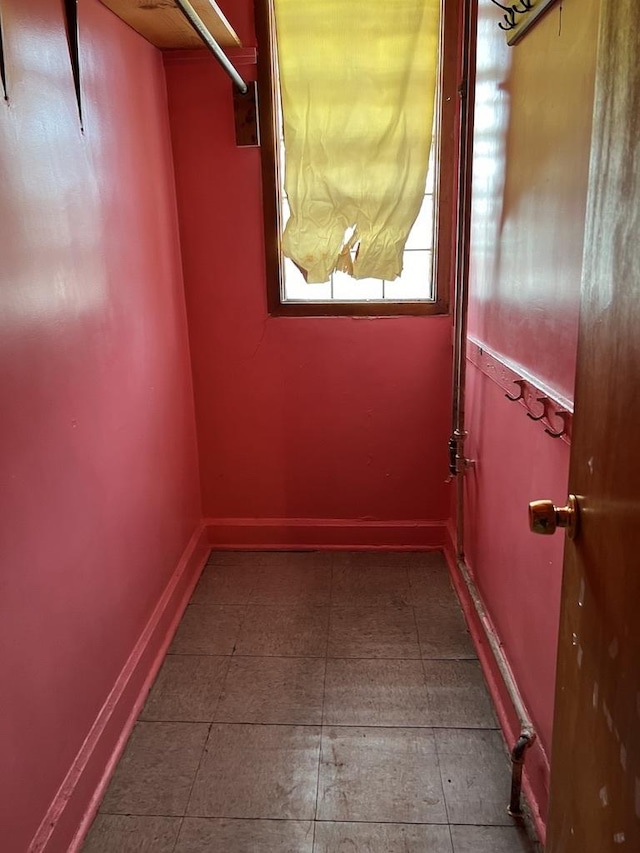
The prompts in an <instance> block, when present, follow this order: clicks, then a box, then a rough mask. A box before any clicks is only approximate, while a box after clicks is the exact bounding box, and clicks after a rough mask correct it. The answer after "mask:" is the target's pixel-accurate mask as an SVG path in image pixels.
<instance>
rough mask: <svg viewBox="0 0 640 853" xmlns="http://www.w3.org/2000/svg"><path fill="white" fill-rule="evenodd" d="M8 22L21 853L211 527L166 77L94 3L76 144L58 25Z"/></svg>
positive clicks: (6, 562)
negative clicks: (206, 517)
mask: <svg viewBox="0 0 640 853" xmlns="http://www.w3.org/2000/svg"><path fill="white" fill-rule="evenodd" d="M2 7H3V9H2V11H3V23H4V46H5V52H6V57H7V76H8V84H9V87H10V96H11V99H10V102H9V103H8V104H5V103H4V102H0V170H1V178H0V180H1V183H2V193H1V197H0V218H1V221H2V228H1V229H0V257H1V258H2V263H1V264H0V301H1V308H0V400H1V402H0V409H1V411H2V418H1V419H0V454H1V455H2V465H1V473H0V502H1V505H2V513H1V519H2V521H1V522H0V524H1V529H0V538H1V546H0V550H1V553H2V569H1V594H0V607H1V608H2V614H1V616H0V648H1V649H2V655H1V656H0V684H1V685H2V701H1V702H0V718H1V731H2V747H1V749H0V755H1V756H2V759H1V761H2V772H1V773H0V810H1V811H2V815H1V816H0V825H1V826H2V842H1V846H2V849H3V851H5V853H25V851H26V850H27V848H28V847H29V843H30V841H31V839H32V837H33V836H34V833H35V832H36V830H37V828H38V825H39V824H40V821H41V820H42V819H43V817H44V815H45V812H46V810H47V809H48V807H49V806H50V804H51V802H52V800H53V799H54V796H55V795H56V792H57V790H58V787H59V786H60V784H61V782H62V780H63V779H64V777H65V774H66V773H67V771H68V769H69V768H70V766H71V765H72V762H73V761H74V759H75V757H76V754H77V753H78V750H79V748H80V746H81V745H82V743H83V741H84V739H85V737H86V736H87V733H88V731H89V729H90V727H91V725H92V724H93V722H94V721H95V720H96V717H97V715H98V712H99V711H100V709H101V707H102V705H103V703H104V702H105V699H106V697H107V695H108V693H109V691H110V690H111V688H112V687H113V685H114V682H115V681H116V678H117V676H118V675H119V673H120V671H121V669H122V667H123V665H124V663H125V661H126V660H127V658H128V656H129V654H130V653H131V651H132V649H133V647H134V645H135V643H136V641H137V640H138V637H139V635H140V633H141V631H142V629H143V628H144V626H145V624H146V622H147V620H148V619H149V617H150V615H151V612H152V610H153V609H154V607H155V605H156V604H157V603H158V600H159V598H160V595H161V593H162V591H163V590H164V588H165V586H166V585H167V582H168V581H169V578H170V577H171V576H172V573H173V571H174V569H175V567H176V565H177V563H178V561H179V559H180V557H181V555H182V553H183V551H184V549H185V546H186V545H187V542H188V541H189V539H190V537H191V536H192V534H193V532H194V529H195V527H196V524H197V523H198V521H199V518H200V505H199V494H198V474H197V461H196V443H195V427H194V415H193V404H192V396H191V393H192V392H191V380H190V372H189V362H188V347H187V338H186V321H185V315H184V300H183V292H182V277H181V270H180V253H179V244H178V235H177V223H176V213H175V198H174V184H173V171H172V162H171V149H170V143H169V136H168V129H167V120H166V93H165V84H164V76H163V69H162V61H161V57H160V55H159V54H158V53H157V51H155V50H154V49H153V48H151V47H150V46H149V45H148V44H147V43H145V42H143V41H142V40H141V39H139V38H138V37H137V36H136V35H135V34H134V33H133V32H132V31H131V30H129V29H128V28H127V27H125V26H124V25H122V24H121V23H120V22H119V21H118V20H117V19H116V18H115V17H114V16H113V15H112V14H111V13H110V12H108V11H107V10H106V9H105V8H104V7H103V6H101V5H100V4H99V3H98V2H97V0H83V2H82V3H80V4H79V7H80V28H81V44H82V72H83V94H84V101H85V128H86V130H85V133H84V134H81V133H80V130H79V125H78V114H77V109H76V101H75V96H74V89H73V80H72V76H71V71H70V65H69V54H68V49H67V42H66V36H65V29H64V22H63V17H62V14H63V13H62V10H63V4H62V3H61V2H60V0H30V2H29V3H25V2H23V0H5V2H3V4H2ZM112 746H113V745H112ZM85 806H86V803H85ZM78 817H79V816H78ZM59 849H60V850H63V849H64V850H67V846H66V844H65V846H64V847H60V848H59Z"/></svg>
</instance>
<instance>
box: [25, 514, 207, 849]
mask: <svg viewBox="0 0 640 853" xmlns="http://www.w3.org/2000/svg"><path fill="white" fill-rule="evenodd" d="M209 550H210V547H209V544H208V542H207V537H206V531H205V529H204V526H203V525H202V524H200V525H199V526H198V528H197V529H196V531H195V532H194V534H193V536H192V537H191V540H190V541H189V544H188V545H187V548H186V549H185V551H184V554H183V556H182V558H181V559H180V562H179V563H178V565H177V566H176V569H175V571H174V573H173V575H172V577H171V580H170V581H169V583H168V584H167V587H166V588H165V591H164V593H163V594H162V597H161V599H160V601H159V602H158V604H157V606H156V608H155V610H154V612H153V614H152V616H151V618H150V619H149V621H148V623H147V625H146V626H145V629H144V631H143V632H142V634H141V635H140V638H139V640H138V642H137V643H136V645H135V647H134V649H133V651H132V652H131V655H130V656H129V659H128V660H127V662H126V664H125V665H124V667H123V669H122V671H121V673H120V675H119V676H118V679H117V680H116V683H115V684H114V686H113V689H112V690H111V693H110V694H109V696H108V697H107V700H106V702H105V703H104V705H103V707H102V709H101V710H100V713H99V714H98V716H97V718H96V720H95V722H94V724H93V726H92V727H91V730H90V731H89V734H88V735H87V737H86V740H85V742H84V743H83V745H82V747H81V749H80V751H79V752H78V754H77V756H76V758H75V760H74V762H73V764H72V766H71V768H70V770H69V772H68V773H67V775H66V777H65V779H64V781H63V783H62V785H61V786H60V788H59V789H58V792H57V793H56V796H55V797H54V799H53V802H52V803H51V805H50V807H49V809H48V810H47V813H46V814H45V816H44V819H43V820H42V823H41V824H40V826H39V828H38V831H37V832H36V834H35V836H34V838H33V840H32V842H31V844H30V845H29V850H28V853H77V851H79V850H80V847H81V845H82V842H83V840H84V837H85V835H86V833H87V831H88V829H89V827H90V826H91V822H92V821H93V818H94V816H95V814H96V811H97V809H98V806H99V804H100V801H101V799H102V797H103V795H104V792H105V790H106V787H107V784H108V782H109V779H110V777H111V774H112V773H113V770H114V769H115V766H116V764H117V762H118V759H119V758H120V755H121V753H122V751H123V749H124V747H125V744H126V742H127V739H128V737H129V735H130V733H131V730H132V728H133V726H134V723H135V721H136V719H137V717H138V714H139V712H140V710H141V708H142V705H143V703H144V700H145V698H146V696H147V693H148V691H149V689H150V687H151V685H152V684H153V680H154V678H155V677H156V674H157V672H158V670H159V668H160V666H161V664H162V661H163V659H164V656H165V654H166V651H167V648H168V646H169V643H170V642H171V638H172V637H173V634H174V633H175V630H176V628H177V626H178V623H179V621H180V619H181V617H182V614H183V612H184V609H185V607H186V606H187V603H188V601H189V598H190V597H191V593H192V591H193V588H194V587H195V584H196V582H197V580H198V577H199V576H200V572H201V571H202V568H203V566H204V564H205V562H206V559H207V555H208V553H209Z"/></svg>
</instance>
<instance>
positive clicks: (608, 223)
mask: <svg viewBox="0 0 640 853" xmlns="http://www.w3.org/2000/svg"><path fill="white" fill-rule="evenodd" d="M601 16H602V17H601V24H600V42H599V48H598V69H597V78H596V96H595V112H594V126H593V147H592V157H591V170H590V187H589V199H588V203H587V233H586V240H585V255H584V269H583V281H582V308H581V318H580V338H579V345H578V374H577V384H576V395H575V411H576V417H575V422H574V433H573V444H572V452H571V473H570V491H571V492H573V493H574V494H576V495H578V497H579V505H580V530H579V532H578V536H577V537H576V539H575V540H573V541H572V540H567V544H566V550H565V565H564V580H563V600H562V614H561V623H560V646H559V657H558V677H557V688H556V717H555V726H554V736H553V750H552V762H551V764H552V770H551V793H550V802H551V805H550V814H549V823H548V836H547V853H617V851H620V853H624V851H629V853H631V851H633V853H638V851H640V3H639V2H638V0H615V2H614V0H605V2H604V3H603V4H602V12H601Z"/></svg>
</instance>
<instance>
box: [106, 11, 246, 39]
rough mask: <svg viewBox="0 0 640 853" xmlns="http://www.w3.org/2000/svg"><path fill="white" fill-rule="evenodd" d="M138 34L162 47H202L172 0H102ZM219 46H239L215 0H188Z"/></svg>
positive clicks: (233, 32)
mask: <svg viewBox="0 0 640 853" xmlns="http://www.w3.org/2000/svg"><path fill="white" fill-rule="evenodd" d="M101 2H102V3H103V4H104V5H105V6H107V7H108V8H109V9H111V11H112V12H115V14H116V15H117V16H118V17H119V18H121V19H122V20H123V21H124V22H125V23H127V24H129V26H130V27H132V28H133V29H134V30H135V31H136V32H137V33H140V35H141V36H144V38H146V39H147V41H150V42H151V44H153V45H155V46H156V47H159V48H161V49H162V50H170V49H178V48H182V49H184V48H193V47H203V44H202V42H201V40H200V38H199V37H198V36H197V34H196V33H195V32H194V31H193V29H192V27H191V25H190V24H189V22H188V21H187V19H186V18H185V17H184V15H183V14H182V12H181V11H180V9H178V7H177V6H176V5H175V3H174V2H173V0H101ZM190 2H191V5H192V6H193V8H194V9H195V10H196V12H197V13H198V15H199V16H200V17H201V18H202V20H203V22H204V23H205V24H206V26H207V28H208V29H209V32H210V33H211V35H212V36H213V37H214V39H215V40H216V41H217V42H218V44H219V45H220V47H241V46H242V45H241V43H240V39H239V38H238V36H237V35H236V33H235V31H234V29H233V27H232V26H231V24H230V23H229V21H228V20H227V19H226V18H225V16H224V15H223V13H222V11H221V9H220V7H219V6H218V4H217V3H215V2H214V0H190Z"/></svg>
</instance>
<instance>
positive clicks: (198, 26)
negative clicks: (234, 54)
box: [175, 0, 247, 95]
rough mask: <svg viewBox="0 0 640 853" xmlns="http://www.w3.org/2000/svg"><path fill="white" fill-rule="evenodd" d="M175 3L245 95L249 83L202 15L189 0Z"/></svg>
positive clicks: (180, 0) (176, 0)
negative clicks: (232, 62) (225, 51)
mask: <svg viewBox="0 0 640 853" xmlns="http://www.w3.org/2000/svg"><path fill="white" fill-rule="evenodd" d="M175 4H176V6H177V7H178V9H180V11H181V12H182V14H183V15H184V16H185V18H186V19H187V21H189V23H190V24H191V26H192V27H193V29H194V30H195V31H196V32H197V33H198V35H199V36H200V38H201V39H202V41H203V42H204V43H205V44H206V46H207V47H208V48H209V50H210V51H211V53H212V54H213V55H214V56H215V58H216V59H217V60H218V62H219V63H220V65H222V67H223V68H224V70H225V71H226V73H227V74H228V75H229V77H231V79H232V80H233V82H234V83H235V85H236V86H237V87H238V89H239V90H240V91H241V92H242V94H243V95H244V94H246V92H247V84H246V83H245V82H244V80H243V79H242V77H241V76H240V75H239V74H238V72H237V71H236V69H235V68H234V67H233V65H232V64H231V62H229V59H228V58H227V57H226V56H225V54H224V52H223V50H222V48H221V47H220V45H219V44H218V42H217V41H216V40H215V39H214V37H213V36H212V35H211V33H210V32H209V30H208V29H207V26H206V24H205V23H204V21H203V20H202V18H201V17H200V15H198V13H197V12H196V10H195V9H194V8H193V6H192V5H191V3H189V0H175Z"/></svg>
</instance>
